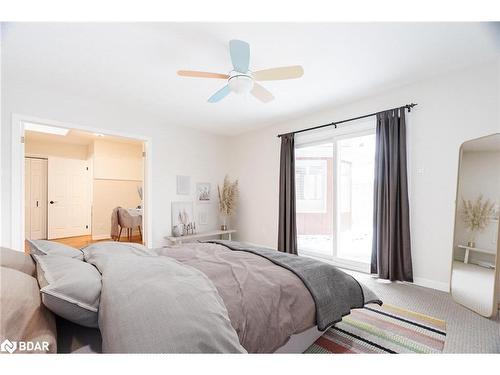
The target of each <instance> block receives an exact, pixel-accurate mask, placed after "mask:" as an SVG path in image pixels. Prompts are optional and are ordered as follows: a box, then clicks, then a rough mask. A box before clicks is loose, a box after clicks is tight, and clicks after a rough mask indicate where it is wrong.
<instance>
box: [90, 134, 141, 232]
mask: <svg viewBox="0 0 500 375" xmlns="http://www.w3.org/2000/svg"><path fill="white" fill-rule="evenodd" d="M90 149H91V154H92V155H91V158H92V171H93V185H92V238H93V239H108V238H110V233H111V219H110V218H111V212H112V211H113V209H114V208H115V207H118V206H121V207H125V208H135V207H137V206H138V205H140V204H141V199H140V197H139V194H138V192H137V188H138V187H141V186H143V175H144V173H143V172H144V159H143V157H142V151H143V145H142V143H121V142H116V141H108V140H106V139H96V140H95V141H94V142H93V143H92V146H91V147H90ZM133 234H134V235H138V234H139V230H138V228H134V233H133Z"/></svg>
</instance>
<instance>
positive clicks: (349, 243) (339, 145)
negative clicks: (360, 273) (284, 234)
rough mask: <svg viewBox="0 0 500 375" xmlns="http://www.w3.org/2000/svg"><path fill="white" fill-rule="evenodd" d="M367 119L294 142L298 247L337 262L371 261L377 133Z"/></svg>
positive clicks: (308, 252)
mask: <svg viewBox="0 0 500 375" xmlns="http://www.w3.org/2000/svg"><path fill="white" fill-rule="evenodd" d="M368 125H369V126H368V127H367V126H364V129H363V130H358V131H355V132H353V131H352V130H351V133H344V134H340V135H335V136H333V137H331V136H330V137H328V138H329V139H325V140H324V142H322V143H318V142H315V143H310V144H307V143H306V144H304V145H299V146H297V148H296V150H295V184H296V202H297V206H296V211H297V212H296V215H297V217H296V219H297V237H298V248H299V253H303V254H306V255H313V256H317V257H322V258H327V259H330V260H332V261H334V262H335V261H337V262H338V263H340V264H341V265H352V266H356V265H358V266H359V265H366V264H368V263H369V262H370V257H371V246H372V230H373V228H372V221H373V179H374V161H375V134H374V124H372V123H369V124H368ZM353 128H355V127H353ZM347 129H349V128H346V129H345V130H347ZM345 130H344V131H345ZM363 267H364V266H363ZM357 268H360V267H357Z"/></svg>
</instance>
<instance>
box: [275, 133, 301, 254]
mask: <svg viewBox="0 0 500 375" xmlns="http://www.w3.org/2000/svg"><path fill="white" fill-rule="evenodd" d="M278 250H279V251H283V252H285V253H290V254H297V225H296V220H295V142H294V135H293V134H286V135H283V136H281V156H280V196H279V218H278Z"/></svg>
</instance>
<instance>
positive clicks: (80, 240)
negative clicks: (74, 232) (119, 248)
mask: <svg viewBox="0 0 500 375" xmlns="http://www.w3.org/2000/svg"><path fill="white" fill-rule="evenodd" d="M51 241H54V242H59V243H62V244H65V245H68V246H71V247H74V248H76V249H80V248H82V247H85V246H88V245H90V244H91V243H95V242H103V241H111V239H109V238H108V239H104V240H93V239H92V236H90V235H88V236H78V237H67V238H56V239H53V240H51ZM120 242H129V241H127V236H122V239H121V241H120ZM130 242H135V243H143V242H142V238H141V236H132V241H130ZM24 251H25V252H26V253H28V252H29V246H28V241H25V245H24Z"/></svg>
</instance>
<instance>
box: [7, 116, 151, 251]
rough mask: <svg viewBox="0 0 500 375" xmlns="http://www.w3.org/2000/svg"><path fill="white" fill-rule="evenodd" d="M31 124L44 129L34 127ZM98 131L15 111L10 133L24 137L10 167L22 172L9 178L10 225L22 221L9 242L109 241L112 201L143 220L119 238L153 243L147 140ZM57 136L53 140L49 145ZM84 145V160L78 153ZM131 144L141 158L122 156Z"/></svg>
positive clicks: (77, 244)
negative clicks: (10, 195)
mask: <svg viewBox="0 0 500 375" xmlns="http://www.w3.org/2000/svg"><path fill="white" fill-rule="evenodd" d="M32 125H35V126H36V125H41V126H42V127H45V128H48V129H49V132H46V131H45V130H46V129H44V130H43V131H35V130H32ZM63 125H64V126H66V127H63ZM51 127H52V128H56V129H59V130H61V128H62V129H63V130H64V131H65V134H51V133H50V128H51ZM84 129H85V130H84ZM86 130H91V131H86ZM98 131H99V130H98V129H90V128H83V127H74V126H71V125H69V126H68V125H66V124H61V123H58V122H53V121H46V120H39V119H34V118H28V117H27V116H19V115H14V118H13V133H14V134H13V136H14V139H15V138H16V134H15V133H17V135H19V138H18V139H20V140H21V142H19V144H13V167H14V166H19V167H20V168H19V167H17V168H16V169H17V171H18V172H20V173H16V174H17V175H14V176H13V180H12V186H13V190H12V191H13V197H12V219H13V220H12V222H13V223H16V222H17V221H19V225H18V226H16V225H13V226H12V246H11V247H13V248H15V249H18V250H22V249H25V239H51V240H55V241H58V242H62V243H66V244H68V245H71V246H75V247H82V246H85V245H87V244H89V243H92V242H96V241H102V240H110V239H111V238H110V237H111V235H110V230H109V226H110V222H111V213H110V212H107V211H110V209H109V207H108V206H109V205H110V204H112V205H116V206H122V207H123V208H125V209H127V210H131V211H133V213H134V214H136V215H139V217H140V229H142V231H140V230H139V228H131V229H133V230H134V232H133V233H131V237H127V236H122V238H121V240H122V241H133V242H141V243H144V244H146V246H151V245H150V241H151V232H150V228H149V225H148V224H149V222H150V220H149V216H150V210H149V205H148V202H149V184H148V180H147V179H148V176H149V175H150V169H151V165H150V161H149V159H148V157H147V156H148V153H147V150H148V149H150V139H148V138H144V137H137V138H132V137H131V136H130V135H128V136H124V135H115V134H113V135H108V134H105V133H99V132H98ZM34 140H37V141H36V142H35V141H34ZM54 140H57V142H56V143H50V142H49V141H54ZM107 146H110V147H107ZM85 147H86V148H87V155H86V156H87V157H82V156H81V154H82V153H81V150H82V148H85ZM128 149H134V152H135V155H138V156H139V157H138V158H135V157H133V156H132V155H131V154H130V153H129V154H127V155H125V156H124V155H123V154H120V152H122V151H123V150H125V151H126V150H128ZM106 150H107V151H106ZM137 150H139V151H138V152H137ZM79 152H80V156H79V155H78V153H79ZM133 170H140V177H134V176H132V175H131V171H133ZM106 173H108V175H106ZM124 174H125V176H124ZM16 186H17V187H18V188H17V189H14V187H16ZM124 186H125V188H123V187H124ZM19 192H23V194H19ZM96 194H97V195H96ZM127 197H129V199H128V200H127ZM130 197H132V198H130ZM124 198H125V200H123V199H124ZM115 201H116V202H115ZM103 202H104V203H103ZM18 207H19V208H21V210H22V211H21V212H19V211H18V210H17V208H18ZM111 211H112V210H111ZM98 215H101V218H99V216H98ZM104 216H105V218H104ZM125 233H126V231H125ZM16 239H18V240H16Z"/></svg>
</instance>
